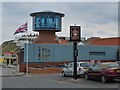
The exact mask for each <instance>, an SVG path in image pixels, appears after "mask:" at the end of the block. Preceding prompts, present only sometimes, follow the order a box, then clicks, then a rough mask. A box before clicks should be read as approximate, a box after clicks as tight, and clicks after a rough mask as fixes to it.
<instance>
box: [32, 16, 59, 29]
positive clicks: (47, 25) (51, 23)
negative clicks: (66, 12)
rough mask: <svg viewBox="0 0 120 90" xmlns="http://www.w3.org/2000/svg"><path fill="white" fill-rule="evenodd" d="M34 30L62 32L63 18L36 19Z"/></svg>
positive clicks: (46, 17)
mask: <svg viewBox="0 0 120 90" xmlns="http://www.w3.org/2000/svg"><path fill="white" fill-rule="evenodd" d="M33 23H34V24H33V25H34V26H33V27H34V30H61V17H60V16H58V15H41V16H36V17H34V22H33Z"/></svg>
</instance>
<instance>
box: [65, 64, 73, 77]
mask: <svg viewBox="0 0 120 90" xmlns="http://www.w3.org/2000/svg"><path fill="white" fill-rule="evenodd" d="M65 72H66V74H67V75H68V76H72V72H73V63H69V64H68V67H67V68H66V70H65Z"/></svg>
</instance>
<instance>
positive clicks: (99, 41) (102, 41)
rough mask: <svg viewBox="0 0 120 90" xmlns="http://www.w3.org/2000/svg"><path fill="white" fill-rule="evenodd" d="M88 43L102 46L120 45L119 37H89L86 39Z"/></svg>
mask: <svg viewBox="0 0 120 90" xmlns="http://www.w3.org/2000/svg"><path fill="white" fill-rule="evenodd" d="M87 44H88V45H102V46H120V37H113V38H112V37H111V38H100V37H91V38H88V39H87Z"/></svg>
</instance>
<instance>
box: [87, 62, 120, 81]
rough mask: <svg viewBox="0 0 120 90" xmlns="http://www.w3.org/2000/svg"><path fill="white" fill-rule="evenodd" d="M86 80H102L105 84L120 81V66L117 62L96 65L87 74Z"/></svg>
mask: <svg viewBox="0 0 120 90" xmlns="http://www.w3.org/2000/svg"><path fill="white" fill-rule="evenodd" d="M85 79H86V80H89V79H96V80H101V82H103V83H105V82H108V81H112V80H113V79H120V65H119V64H118V63H115V62H107V63H99V64H96V65H94V66H92V67H91V68H90V69H89V70H88V71H86V72H85Z"/></svg>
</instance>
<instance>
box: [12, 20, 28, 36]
mask: <svg viewBox="0 0 120 90" xmlns="http://www.w3.org/2000/svg"><path fill="white" fill-rule="evenodd" d="M24 32H27V22H26V23H25V24H22V25H21V26H20V27H19V28H18V29H17V30H16V31H15V33H14V35H15V34H18V33H24Z"/></svg>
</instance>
